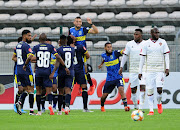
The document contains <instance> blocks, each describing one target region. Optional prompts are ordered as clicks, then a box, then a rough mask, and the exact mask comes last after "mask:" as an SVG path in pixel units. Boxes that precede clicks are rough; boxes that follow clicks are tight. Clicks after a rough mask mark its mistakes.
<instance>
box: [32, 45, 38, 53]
mask: <svg viewBox="0 0 180 130" xmlns="http://www.w3.org/2000/svg"><path fill="white" fill-rule="evenodd" d="M36 52H37V49H36V46H34V47H33V51H32V54H33V55H35V54H36Z"/></svg>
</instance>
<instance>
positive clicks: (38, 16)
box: [28, 13, 45, 21]
mask: <svg viewBox="0 0 180 130" xmlns="http://www.w3.org/2000/svg"><path fill="white" fill-rule="evenodd" d="M44 18H45V15H44V14H43V13H34V14H32V15H30V16H28V20H31V21H39V20H42V19H44Z"/></svg>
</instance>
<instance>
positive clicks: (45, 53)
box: [23, 33, 69, 115]
mask: <svg viewBox="0 0 180 130" xmlns="http://www.w3.org/2000/svg"><path fill="white" fill-rule="evenodd" d="M46 39H47V37H46V35H45V34H44V33H42V34H41V35H40V36H39V41H40V44H38V45H36V46H34V48H33V53H32V54H31V55H29V57H28V59H27V60H26V62H25V65H24V66H23V69H26V68H27V65H28V64H29V62H30V60H31V59H32V58H33V56H34V55H36V58H37V67H36V75H35V81H36V90H37V93H36V101H37V107H38V113H37V115H41V108H40V104H41V92H42V87H45V88H46V93H47V97H48V101H49V107H48V108H49V110H50V115H54V111H53V108H52V93H51V92H52V81H51V80H50V79H49V75H50V74H51V66H50V61H51V54H54V55H55V57H56V59H57V61H58V62H60V63H61V64H62V66H64V67H65V64H64V61H63V60H62V58H61V57H60V56H59V55H58V53H57V52H56V49H55V48H54V47H53V46H52V45H50V44H47V43H46ZM26 70H27V69H26ZM66 71H67V72H69V70H68V69H66Z"/></svg>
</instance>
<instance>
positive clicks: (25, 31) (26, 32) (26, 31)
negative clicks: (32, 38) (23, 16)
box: [22, 30, 31, 36]
mask: <svg viewBox="0 0 180 130" xmlns="http://www.w3.org/2000/svg"><path fill="white" fill-rule="evenodd" d="M28 33H31V31H29V30H23V31H22V36H23V35H24V34H28Z"/></svg>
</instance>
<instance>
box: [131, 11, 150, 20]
mask: <svg viewBox="0 0 180 130" xmlns="http://www.w3.org/2000/svg"><path fill="white" fill-rule="evenodd" d="M149 17H150V13H149V12H137V13H136V14H134V15H133V18H134V19H144V18H149Z"/></svg>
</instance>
